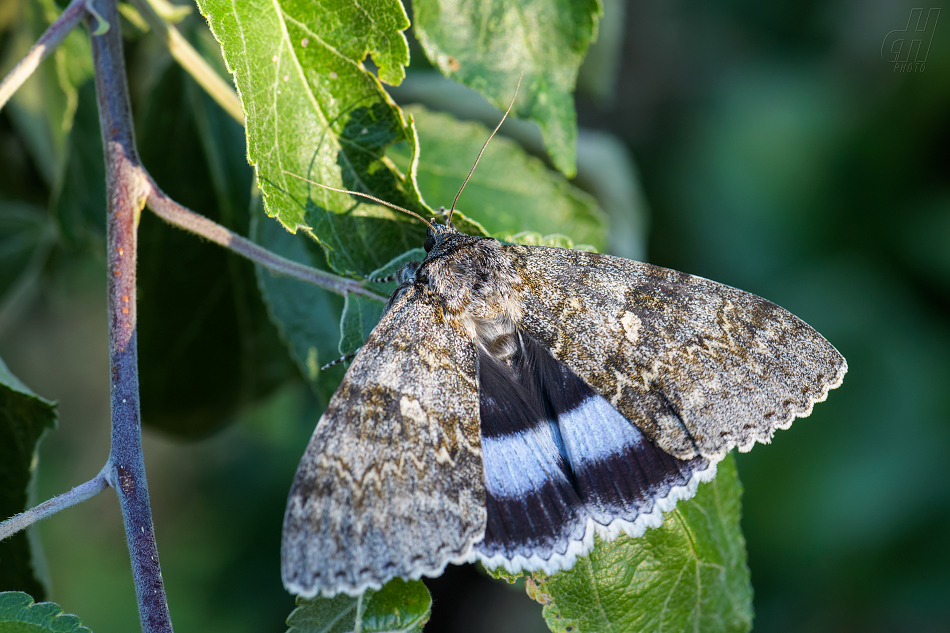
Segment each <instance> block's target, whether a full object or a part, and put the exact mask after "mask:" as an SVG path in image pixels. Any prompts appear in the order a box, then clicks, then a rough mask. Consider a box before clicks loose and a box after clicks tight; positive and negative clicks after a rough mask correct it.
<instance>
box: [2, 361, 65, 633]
mask: <svg viewBox="0 0 950 633" xmlns="http://www.w3.org/2000/svg"><path fill="white" fill-rule="evenodd" d="M55 425H56V405H54V404H53V403H51V402H48V401H46V400H44V399H43V398H40V397H39V396H37V395H35V394H34V393H33V392H32V391H30V390H29V388H27V386H26V385H24V384H23V383H22V382H20V380H19V379H18V378H17V377H16V376H14V375H13V374H11V373H10V370H9V369H7V366H6V365H5V364H4V363H3V361H2V360H0V482H2V485H0V520H2V519H6V518H9V517H11V516H13V515H15V514H19V513H20V512H23V511H24V510H26V507H27V503H28V497H29V494H28V489H29V486H30V480H31V479H32V477H33V472H34V470H35V469H36V462H37V455H36V451H37V447H38V445H39V443H40V439H42V437H43V434H44V433H46V431H47V430H48V429H51V428H53V427H54V426H55ZM8 589H19V590H23V591H29V592H30V593H31V594H32V595H34V596H39V597H42V596H44V595H45V594H46V590H45V588H44V587H43V585H42V583H41V582H40V580H39V579H38V578H37V576H36V571H35V569H34V564H33V560H32V555H31V552H30V544H29V541H28V538H27V533H26V532H19V533H17V534H14V535H13V536H11V537H10V538H8V539H5V540H3V541H0V590H8ZM0 612H2V611H0ZM0 630H2V629H0Z"/></svg>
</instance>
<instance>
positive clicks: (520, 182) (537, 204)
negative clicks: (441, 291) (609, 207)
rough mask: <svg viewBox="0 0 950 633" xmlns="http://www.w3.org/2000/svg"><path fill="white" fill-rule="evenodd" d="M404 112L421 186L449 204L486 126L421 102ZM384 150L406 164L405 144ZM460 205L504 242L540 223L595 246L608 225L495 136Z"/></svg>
mask: <svg viewBox="0 0 950 633" xmlns="http://www.w3.org/2000/svg"><path fill="white" fill-rule="evenodd" d="M406 111H407V112H409V113H410V114H411V116H412V118H413V119H414V120H415V123H416V129H417V130H418V133H419V146H420V148H421V151H420V153H419V165H418V169H417V172H416V179H417V181H418V183H419V190H420V191H421V192H422V194H423V196H424V197H425V199H426V200H428V201H430V202H431V203H432V204H438V205H444V206H446V207H448V206H450V205H451V204H452V200H453V199H454V198H455V194H456V193H457V192H458V188H459V185H460V184H461V183H462V181H463V180H465V177H466V176H467V175H468V173H469V171H470V170H471V169H472V164H473V163H474V162H475V157H476V156H478V152H479V150H481V148H482V145H483V144H484V143H485V139H487V138H488V135H489V134H490V133H491V130H489V129H486V128H485V127H484V126H482V125H479V124H477V123H463V122H460V121H458V120H457V119H454V118H453V117H451V116H448V115H446V114H439V113H436V112H430V111H429V110H426V109H425V108H423V107H421V106H412V107H408V108H406ZM388 155H389V156H390V157H391V158H392V159H393V162H394V163H396V165H397V166H398V167H399V168H400V169H403V170H405V169H406V168H407V167H408V165H409V160H410V153H409V148H408V147H407V146H406V145H405V144H401V145H397V146H395V147H394V148H393V149H391V150H390V151H389V153H388ZM458 208H461V209H463V210H469V211H470V213H469V215H470V216H472V217H475V218H477V220H478V221H479V223H480V224H481V225H482V226H484V227H485V229H486V230H487V231H488V232H489V233H491V234H492V235H494V236H497V237H500V238H503V239H504V238H506V236H509V235H513V234H515V233H519V232H521V231H529V230H537V229H538V228H539V227H543V228H544V230H545V231H546V232H548V233H564V234H565V235H570V236H571V237H572V238H573V239H574V240H576V241H577V242H582V243H587V244H592V245H594V246H595V247H596V248H598V249H599V250H603V247H604V245H605V244H606V230H607V222H606V219H605V216H604V213H603V211H601V210H600V208H599V207H598V206H597V201H596V200H594V199H593V198H592V197H591V196H590V195H589V194H587V193H585V192H583V191H581V190H580V189H578V188H577V187H574V186H572V185H571V184H570V183H569V182H568V181H567V180H566V179H565V178H564V177H563V176H561V175H560V174H557V173H555V172H552V171H551V170H549V169H548V168H547V167H545V165H544V163H542V162H541V161H540V160H539V159H537V158H534V157H532V156H530V155H529V154H528V153H527V152H525V150H524V149H523V148H522V147H521V146H520V145H518V144H517V143H515V142H514V141H512V140H511V139H508V138H505V137H503V136H495V138H493V139H492V141H491V143H489V144H488V147H487V148H486V149H485V153H484V154H483V155H482V157H481V159H480V160H479V162H478V168H477V169H476V170H475V173H474V174H472V178H471V180H469V181H468V184H467V185H465V191H464V192H463V193H462V196H461V197H460V198H459V203H458V207H457V209H458Z"/></svg>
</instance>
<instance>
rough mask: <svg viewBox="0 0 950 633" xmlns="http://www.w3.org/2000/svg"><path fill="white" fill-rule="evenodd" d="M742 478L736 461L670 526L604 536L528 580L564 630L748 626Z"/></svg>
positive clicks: (680, 507)
mask: <svg viewBox="0 0 950 633" xmlns="http://www.w3.org/2000/svg"><path fill="white" fill-rule="evenodd" d="M741 495H742V484H741V483H740V482H739V477H738V475H737V473H736V467H735V460H734V459H733V456H732V455H728V456H727V457H726V459H725V460H723V461H722V462H720V464H719V468H718V475H717V476H716V478H715V479H714V480H713V481H711V482H709V483H706V484H701V485H700V487H699V491H698V492H697V494H696V496H695V497H694V498H692V499H690V500H688V501H680V502H679V504H677V506H676V509H675V510H673V511H672V512H669V513H667V514H666V516H665V521H664V523H663V525H662V526H661V527H659V528H655V529H650V530H647V532H646V533H645V534H644V535H643V536H642V537H640V538H636V539H631V538H627V537H625V536H621V537H620V538H618V539H617V540H615V541H613V542H611V543H604V542H602V541H599V540H598V542H597V545H596V546H595V548H594V550H593V551H592V552H591V554H590V555H589V556H586V557H584V558H581V559H578V561H577V564H576V565H574V567H573V568H572V569H570V570H568V571H566V572H561V573H558V574H554V575H553V576H545V575H543V574H534V575H533V577H532V578H530V579H529V580H528V594H529V595H530V596H531V597H532V598H534V599H535V600H537V601H538V602H540V603H541V604H543V605H544V609H543V613H544V619H545V620H546V621H547V623H548V626H549V627H550V628H551V630H552V631H556V632H558V633H561V632H564V633H567V632H570V631H573V632H574V633H598V632H601V631H605V632H606V631H625V632H627V633H636V632H641V631H642V632H644V633H646V632H648V631H649V632H652V631H703V632H704V633H707V632H708V633H716V632H720V631H722V632H726V631H728V632H744V631H749V630H750V629H751V628H752V585H751V583H750V580H749V568H748V567H747V565H746V552H745V539H744V538H743V536H742V531H741V530H740V529H739V517H740V497H741Z"/></svg>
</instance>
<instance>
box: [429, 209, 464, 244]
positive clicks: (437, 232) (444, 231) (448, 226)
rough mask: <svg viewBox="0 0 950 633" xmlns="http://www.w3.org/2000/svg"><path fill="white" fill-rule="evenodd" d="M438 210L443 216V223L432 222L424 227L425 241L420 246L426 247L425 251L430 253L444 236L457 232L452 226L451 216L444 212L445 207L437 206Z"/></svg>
mask: <svg viewBox="0 0 950 633" xmlns="http://www.w3.org/2000/svg"><path fill="white" fill-rule="evenodd" d="M439 212H440V213H441V214H442V217H444V218H445V224H439V223H438V222H432V223H431V224H430V225H429V226H428V227H426V242H425V244H423V245H422V247H423V248H424V249H426V252H427V253H431V252H432V249H433V248H435V247H436V246H438V245H439V244H441V243H442V241H443V240H444V239H445V238H446V236H448V235H453V234H457V233H458V231H456V230H455V227H454V226H452V218H451V217H450V216H449V215H448V214H447V213H446V211H445V207H439Z"/></svg>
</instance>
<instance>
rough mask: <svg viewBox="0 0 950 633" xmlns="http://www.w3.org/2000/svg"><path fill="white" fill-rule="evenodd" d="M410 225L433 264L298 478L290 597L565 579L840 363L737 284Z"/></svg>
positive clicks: (806, 407)
mask: <svg viewBox="0 0 950 633" xmlns="http://www.w3.org/2000/svg"><path fill="white" fill-rule="evenodd" d="M512 102H513V101H512ZM509 109H510V106H509ZM499 125H500V124H499ZM496 130H497V128H496ZM476 164H477V160H476ZM473 170H474V167H473ZM470 175H471V174H470ZM466 181H467V180H466ZM314 184H317V183H314ZM321 186H323V185H321ZM463 187H464V184H463ZM328 188H329V187H328ZM350 193H356V192H350ZM459 193H461V190H460V192H459ZM357 195H363V196H364V197H369V196H366V195H365V194H357ZM456 200H458V197H456ZM378 202H382V201H378ZM383 204H388V203H385V202H384V203H383ZM390 206H392V205H390ZM453 209H454V204H453ZM407 212H408V211H407ZM413 215H414V214H413ZM423 221H424V222H425V223H426V224H427V225H428V231H427V238H426V241H425V250H426V253H427V255H426V257H425V259H424V260H423V261H422V262H418V261H414V262H409V263H408V264H406V265H404V266H403V267H402V268H401V269H400V270H399V272H398V273H397V275H396V281H397V284H398V287H397V288H396V290H395V291H394V292H393V294H392V296H391V297H390V298H389V302H388V303H387V305H386V308H385V310H384V312H383V316H382V318H381V319H380V321H379V324H378V325H377V326H376V328H375V329H374V330H373V332H372V333H371V334H370V336H369V338H368V339H367V340H366V342H365V344H364V345H363V347H362V348H360V350H359V352H358V353H357V354H356V356H355V358H354V359H353V362H352V364H351V365H350V367H349V369H348V370H347V372H346V374H345V376H344V378H343V381H342V382H341V384H340V386H339V388H338V389H337V391H336V393H335V394H334V395H333V397H332V398H331V399H330V402H329V404H328V406H327V409H326V411H325V412H324V414H323V416H322V417H321V418H320V420H319V422H318V423H317V426H316V429H315V430H314V433H313V437H312V438H311V440H310V443H309V445H308V446H307V448H306V451H305V454H304V456H303V458H302V460H301V462H300V466H299V467H298V470H297V474H296V476H295V478H294V482H293V485H292V487H291V491H290V496H289V499H288V504H287V510H286V513H285V516H284V527H283V538H282V546H281V573H282V577H283V582H284V585H285V587H286V588H287V589H288V590H289V591H290V592H291V593H294V594H297V595H301V596H305V597H313V596H315V595H318V594H321V595H324V596H333V595H336V594H339V593H346V594H350V595H357V594H360V593H362V592H364V591H366V590H367V589H378V588H380V587H381V586H382V585H383V584H384V583H386V582H387V581H389V580H390V579H392V578H396V577H401V578H406V579H418V578H420V577H422V576H436V575H439V574H440V573H442V571H443V570H444V569H445V567H446V565H448V564H449V563H465V562H473V561H481V562H483V563H484V564H485V565H486V566H487V567H489V568H497V567H504V568H505V569H507V570H508V571H509V572H512V573H515V572H520V571H543V572H545V573H547V574H552V573H555V572H558V571H561V570H565V569H569V568H571V567H572V566H573V565H574V563H575V561H576V560H577V558H578V557H579V556H583V555H585V554H587V553H588V552H590V550H591V549H592V548H593V545H594V535H595V534H597V535H598V536H599V537H601V538H602V539H606V540H612V539H614V538H616V537H617V536H618V535H620V534H621V533H625V534H628V535H630V536H633V537H636V536H640V535H642V534H643V532H644V531H645V530H646V529H648V528H650V527H656V526H659V525H660V524H661V523H662V521H663V513H664V512H666V511H669V510H671V509H673V507H674V506H675V504H676V502H677V501H678V500H682V499H687V498H690V497H692V496H693V495H694V494H695V492H696V488H697V486H698V484H699V483H700V482H704V481H709V480H711V479H712V478H713V477H714V476H715V474H716V464H717V463H718V462H719V461H720V460H722V459H723V458H724V457H725V455H726V454H727V453H728V452H729V451H730V450H732V449H733V448H738V449H739V450H740V451H743V452H745V451H748V450H750V449H751V448H752V446H753V445H754V444H755V443H757V442H763V443H767V442H769V441H770V440H771V438H772V436H773V434H774V433H775V431H776V430H777V429H787V428H788V427H789V426H790V425H791V423H792V421H793V420H794V419H795V418H797V417H805V416H807V415H809V414H810V413H811V410H812V406H813V405H814V404H815V403H816V402H821V401H823V400H824V399H825V397H826V396H827V394H828V391H829V390H830V389H833V388H835V387H837V386H839V385H840V384H841V381H842V379H843V377H844V374H845V372H846V371H847V363H846V362H845V359H844V358H843V357H842V356H841V354H839V353H838V351H837V350H836V349H835V348H834V347H833V346H832V345H831V344H830V343H829V342H828V341H826V340H825V339H824V338H823V337H822V336H821V335H820V334H819V333H818V332H816V331H815V330H814V329H812V328H811V327H809V326H808V325H807V324H805V323H804V322H803V321H801V320H800V319H798V318H797V317H795V316H793V315H792V314H790V313H789V312H787V311H786V310H784V309H782V308H780V307H779V306H777V305H775V304H773V303H771V302H769V301H767V300H765V299H762V298H760V297H757V296H755V295H752V294H750V293H747V292H743V291H741V290H737V289H735V288H731V287H729V286H726V285H723V284H719V283H716V282H713V281H709V280H707V279H703V278H700V277H695V276H692V275H688V274H685V273H680V272H676V271H673V270H668V269H664V268H660V267H657V266H653V265H650V264H645V263H641V262H636V261H631V260H627V259H622V258H619V257H612V256H609V255H601V254H596V253H589V252H581V251H573V250H568V249H563V248H553V247H544V246H521V245H515V244H505V243H502V242H499V241H498V240H496V239H493V238H490V237H476V236H470V235H466V234H463V233H460V232H458V231H457V230H456V229H455V228H454V227H453V226H452V223H451V213H449V214H448V215H447V216H446V219H445V223H444V224H438V223H434V222H428V221H426V220H423Z"/></svg>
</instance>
